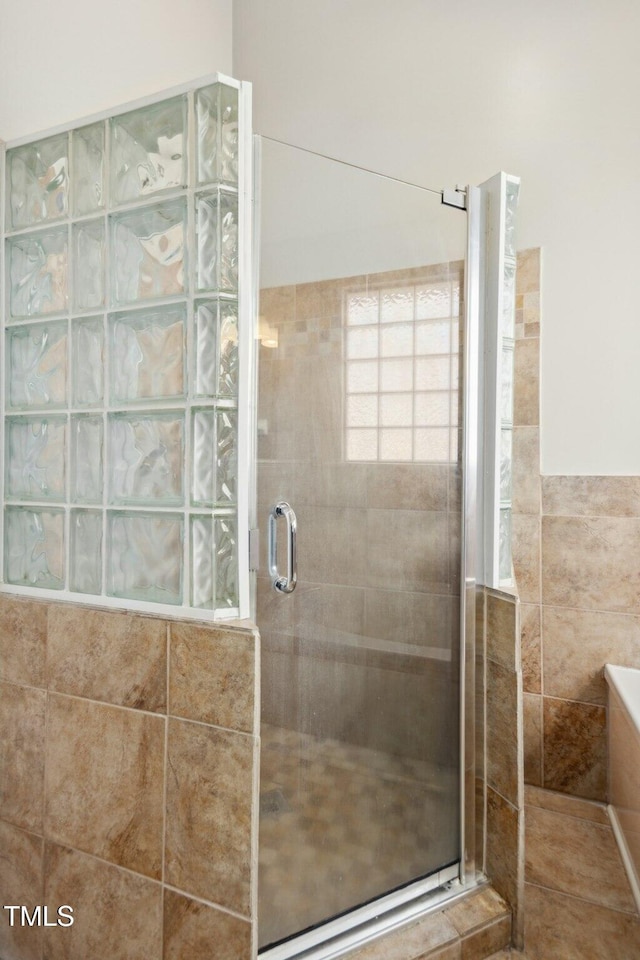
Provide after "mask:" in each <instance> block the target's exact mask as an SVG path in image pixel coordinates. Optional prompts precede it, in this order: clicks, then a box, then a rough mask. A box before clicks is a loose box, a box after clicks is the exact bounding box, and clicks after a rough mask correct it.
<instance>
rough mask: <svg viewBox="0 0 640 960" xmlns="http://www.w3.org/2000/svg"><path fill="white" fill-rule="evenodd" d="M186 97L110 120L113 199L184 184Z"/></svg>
mask: <svg viewBox="0 0 640 960" xmlns="http://www.w3.org/2000/svg"><path fill="white" fill-rule="evenodd" d="M186 128H187V98H186V97H176V98H175V99H174V100H164V101H163V102H162V103H155V104H153V105H152V106H150V107H143V108H142V109H141V110H132V111H131V113H123V114H121V115H120V116H118V117H113V118H112V120H111V189H112V191H113V202H114V203H116V204H119V203H130V202H131V201H132V200H138V199H139V198H140V197H146V196H148V195H149V194H153V193H158V191H159V190H169V189H171V188H172V187H184V186H185V185H186V182H187V181H186V176H187V172H186V142H187V138H186Z"/></svg>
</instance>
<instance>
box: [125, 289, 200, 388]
mask: <svg viewBox="0 0 640 960" xmlns="http://www.w3.org/2000/svg"><path fill="white" fill-rule="evenodd" d="M185 313H186V311H185V308H184V306H182V305H180V306H177V307H158V308H156V309H155V310H145V311H136V312H135V313H119V314H114V315H113V316H111V317H110V319H109V324H110V329H111V401H112V403H129V402H131V401H135V400H146V399H158V400H160V399H164V398H169V397H181V396H183V395H184V377H185V369H184V367H185V358H184V338H185V326H186V322H185Z"/></svg>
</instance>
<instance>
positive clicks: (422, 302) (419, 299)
mask: <svg viewBox="0 0 640 960" xmlns="http://www.w3.org/2000/svg"><path fill="white" fill-rule="evenodd" d="M456 315H457V311H456V310H455V309H454V305H453V303H452V299H451V284H450V283H449V282H448V281H446V282H444V283H429V284H425V285H424V286H419V287H416V320H438V319H439V318H441V317H451V316H456Z"/></svg>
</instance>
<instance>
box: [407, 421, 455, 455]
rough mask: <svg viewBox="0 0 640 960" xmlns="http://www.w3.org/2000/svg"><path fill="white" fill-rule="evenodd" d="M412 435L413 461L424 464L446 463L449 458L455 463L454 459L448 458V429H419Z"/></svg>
mask: <svg viewBox="0 0 640 960" xmlns="http://www.w3.org/2000/svg"><path fill="white" fill-rule="evenodd" d="M454 432H455V431H454ZM413 433H414V436H413V442H414V454H413V457H414V460H419V461H422V462H425V463H429V462H435V463H448V462H449V460H450V458H451V459H452V460H454V461H455V457H450V431H449V428H448V427H432V428H428V427H419V428H418V429H416V430H414V432H413Z"/></svg>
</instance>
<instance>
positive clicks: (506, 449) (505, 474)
mask: <svg viewBox="0 0 640 960" xmlns="http://www.w3.org/2000/svg"><path fill="white" fill-rule="evenodd" d="M512 448H513V430H512V429H511V428H509V429H507V430H501V431H500V499H501V500H511V475H512V464H513V454H512Z"/></svg>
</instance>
